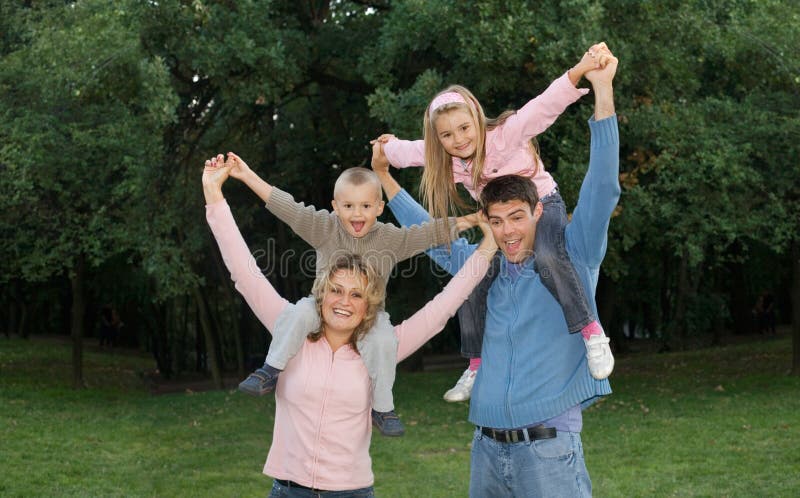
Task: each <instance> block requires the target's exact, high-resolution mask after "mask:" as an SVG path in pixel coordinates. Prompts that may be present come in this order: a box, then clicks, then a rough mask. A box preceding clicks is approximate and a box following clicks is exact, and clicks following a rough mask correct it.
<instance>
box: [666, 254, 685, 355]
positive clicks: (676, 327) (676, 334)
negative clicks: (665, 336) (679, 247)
mask: <svg viewBox="0 0 800 498" xmlns="http://www.w3.org/2000/svg"><path fill="white" fill-rule="evenodd" d="M688 297H689V254H688V251H686V250H685V249H684V251H683V255H682V257H681V261H680V267H679V269H678V294H677V296H676V297H675V315H674V316H673V317H672V320H671V323H670V325H669V329H670V341H672V342H673V344H675V345H676V346H677V347H678V348H679V349H681V350H683V349H686V300H687V298H688ZM676 339H677V342H675V341H676Z"/></svg>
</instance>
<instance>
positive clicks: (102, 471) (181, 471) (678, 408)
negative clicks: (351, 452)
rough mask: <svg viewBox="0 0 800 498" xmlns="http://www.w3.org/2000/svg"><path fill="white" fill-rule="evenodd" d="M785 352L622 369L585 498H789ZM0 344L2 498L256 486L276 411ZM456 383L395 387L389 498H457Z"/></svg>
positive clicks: (592, 454)
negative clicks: (449, 397) (160, 388)
mask: <svg viewBox="0 0 800 498" xmlns="http://www.w3.org/2000/svg"><path fill="white" fill-rule="evenodd" d="M790 350H791V345H790V342H789V341H788V339H786V338H783V339H779V340H771V341H766V342H762V343H749V344H740V345H736V346H729V347H725V348H717V349H705V350H699V351H693V352H687V353H674V354H665V355H656V354H639V355H633V356H630V357H625V358H620V359H619V360H618V366H617V369H616V371H615V373H614V374H613V376H612V386H613V388H614V391H615V392H614V394H613V395H612V396H610V397H609V398H607V399H606V400H604V401H603V402H602V403H599V404H598V405H595V407H592V408H591V409H589V410H588V411H587V412H585V413H584V432H583V442H584V449H585V453H586V460H587V465H588V467H589V473H590V475H591V476H592V480H593V485H594V494H595V496H598V497H606V496H611V497H617V496H619V497H632V496H646V497H650V496H679V497H684V496H713V497H724V496H730V497H734V496H743V497H750V496H758V497H762V496H763V497H766V496H776V497H784V496H785V497H794V496H800V451H798V448H800V378H796V377H788V376H787V373H788V368H789V364H790V359H789V354H790ZM69 358H70V353H69V346H68V345H67V344H63V343H58V342H54V341H50V340H43V339H32V340H30V341H22V340H18V339H12V340H4V339H0V496H4V497H17V496H19V497H23V496H24V497H30V496H37V497H38V496H59V497H62V496H103V497H113V496H163V497H173V496H187V497H188V496H214V497H217V496H220V497H232V496H245V497H263V496H266V495H267V494H268V490H269V487H270V485H271V480H270V479H269V478H268V477H266V476H264V475H262V474H261V468H262V465H263V463H264V460H265V458H266V454H267V449H268V447H269V442H270V439H271V431H272V423H273V412H274V405H273V403H274V399H273V398H272V397H265V398H263V399H253V398H249V397H246V396H244V395H240V394H238V393H235V392H232V391H225V392H205V393H181V394H170V395H162V396H151V395H150V394H148V393H147V392H145V391H144V389H143V387H142V386H143V384H142V382H141V380H140V379H139V376H138V372H139V371H142V370H146V369H151V368H152V362H151V361H150V360H149V359H147V358H141V357H135V356H126V355H120V354H109V353H100V352H89V353H87V354H86V370H85V376H86V379H87V383H88V384H89V387H90V388H89V389H87V390H84V391H77V392H76V391H73V390H71V389H70V388H69V382H70V379H71V375H70V369H69ZM459 373H460V372H457V371H450V372H432V373H413V374H408V373H402V372H401V373H400V374H399V377H398V382H397V388H396V392H395V398H396V401H397V404H398V412H399V413H400V415H401V417H402V418H403V420H404V421H405V423H406V426H407V434H406V436H404V437H402V438H398V439H386V438H382V437H380V436H377V435H376V436H375V437H374V438H373V442H372V452H371V454H372V459H373V468H374V470H375V476H376V491H377V494H378V495H379V496H386V497H406V496H408V497H428V496H431V497H432V496H442V497H450V496H466V495H467V489H468V483H469V443H470V440H471V434H472V427H471V426H470V424H469V423H467V421H466V415H467V408H468V407H467V404H465V403H463V404H447V403H444V402H443V401H442V400H441V393H442V392H444V391H445V390H446V389H447V388H448V387H450V385H451V384H452V382H454V381H455V380H456V378H457V377H458V375H459Z"/></svg>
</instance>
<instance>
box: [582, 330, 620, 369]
mask: <svg viewBox="0 0 800 498" xmlns="http://www.w3.org/2000/svg"><path fill="white" fill-rule="evenodd" d="M583 342H584V343H585V344H586V359H587V360H588V361H589V373H591V374H592V377H594V378H595V379H597V380H603V379H605V378H607V377H608V376H609V375H611V371H612V370H614V355H612V354H611V348H610V347H609V346H608V342H609V339H608V337H606V336H605V335H604V334H595V335H593V336H590V337H589V339H588V340H587V339H584V340H583Z"/></svg>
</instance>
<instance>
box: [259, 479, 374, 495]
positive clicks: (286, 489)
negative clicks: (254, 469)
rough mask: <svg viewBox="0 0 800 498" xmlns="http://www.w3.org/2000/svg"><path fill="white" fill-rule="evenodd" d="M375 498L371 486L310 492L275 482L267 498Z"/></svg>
mask: <svg viewBox="0 0 800 498" xmlns="http://www.w3.org/2000/svg"><path fill="white" fill-rule="evenodd" d="M323 497H324V498H375V490H374V489H373V488H372V486H370V487H368V488H361V489H350V490H347V491H312V490H310V489H305V488H295V487H290V486H284V485H282V484H281V483H279V482H278V481H277V480H275V481H273V482H272V491H270V493H269V496H268V497H267V498H323Z"/></svg>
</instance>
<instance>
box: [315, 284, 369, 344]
mask: <svg viewBox="0 0 800 498" xmlns="http://www.w3.org/2000/svg"><path fill="white" fill-rule="evenodd" d="M366 287H367V279H366V277H365V276H364V275H362V274H361V273H359V272H357V271H354V270H346V269H341V270H336V272H334V274H333V275H331V279H330V285H329V287H328V288H327V289H326V290H325V295H324V297H323V298H322V321H323V323H324V326H325V332H326V333H332V332H335V333H342V334H352V333H353V331H354V330H355V329H356V327H358V326H359V325H360V324H361V322H362V321H363V320H364V317H365V316H366V314H367V305H368V302H367V297H366V293H365V289H366Z"/></svg>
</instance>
